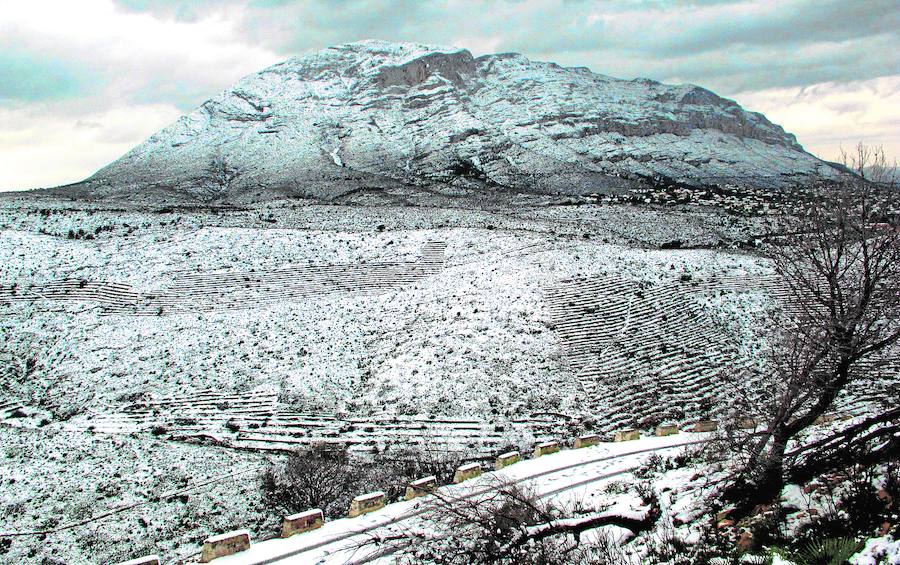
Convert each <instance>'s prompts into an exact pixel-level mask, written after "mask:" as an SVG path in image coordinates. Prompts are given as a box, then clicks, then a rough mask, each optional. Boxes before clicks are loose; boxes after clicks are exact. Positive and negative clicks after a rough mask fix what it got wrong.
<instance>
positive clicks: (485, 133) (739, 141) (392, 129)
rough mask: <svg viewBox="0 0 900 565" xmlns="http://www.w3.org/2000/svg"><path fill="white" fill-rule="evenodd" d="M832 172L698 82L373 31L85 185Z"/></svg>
mask: <svg viewBox="0 0 900 565" xmlns="http://www.w3.org/2000/svg"><path fill="white" fill-rule="evenodd" d="M832 174H833V172H832V169H831V168H830V166H829V165H827V164H825V163H824V162H822V161H820V160H819V159H817V158H816V157H814V156H812V155H810V154H808V153H806V152H804V151H803V149H802V147H801V146H800V145H799V144H798V143H797V141H796V139H795V137H794V136H793V135H791V134H789V133H785V131H784V130H783V129H782V128H781V127H780V126H777V125H775V124H772V123H771V122H769V120H767V119H766V118H765V116H763V115H762V114H759V113H755V112H748V111H746V110H744V109H742V108H741V107H740V106H739V105H738V104H736V103H735V102H733V101H731V100H727V99H724V98H721V97H719V96H717V95H716V94H714V93H713V92H710V91H709V90H705V89H703V88H700V87H697V86H693V85H678V86H669V85H664V84H660V83H658V82H655V81H651V80H646V79H637V80H633V81H626V80H619V79H615V78H610V77H607V76H603V75H599V74H596V73H593V72H591V71H590V70H588V69H586V68H566V67H561V66H559V65H557V64H554V63H542V62H534V61H530V60H528V59H527V58H525V57H523V56H522V55H517V54H499V55H487V56H483V57H477V58H475V57H473V56H472V54H471V53H469V52H468V51H466V50H464V49H454V48H440V47H433V46H426V45H419V44H408V43H403V44H394V43H386V42H379V41H364V42H359V43H351V44H347V45H341V46H338V47H332V48H329V49H325V50H323V51H320V52H318V53H314V54H311V55H306V56H302V57H297V58H293V59H290V60H288V61H285V62H283V63H280V64H277V65H274V66H272V67H270V68H268V69H265V70H263V71H262V72H260V73H257V74H254V75H251V76H249V77H246V78H244V79H243V80H241V81H240V82H239V83H238V84H236V85H235V86H234V87H232V88H230V89H228V90H226V91H225V92H223V93H221V94H220V95H218V96H216V97H215V98H213V99H211V100H208V101H206V102H204V103H203V104H202V105H201V106H200V107H199V108H197V109H196V110H194V111H193V112H191V113H190V114H188V115H186V116H184V117H182V118H181V119H179V120H178V121H177V122H176V123H174V124H173V125H171V126H169V127H167V128H165V129H163V130H162V131H160V132H158V133H156V134H155V135H153V136H152V137H150V138H149V139H148V140H147V141H145V142H144V143H142V144H141V145H139V146H137V147H135V148H134V149H132V150H131V151H130V152H128V153H127V154H126V155H124V156H123V157H122V158H120V159H119V160H117V161H115V162H113V163H112V164H110V165H108V166H107V167H105V168H103V169H102V170H100V171H99V172H98V173H97V174H95V175H94V176H93V177H91V178H90V179H88V180H87V181H86V182H85V183H82V185H81V186H82V188H83V189H86V190H87V191H88V192H89V193H90V194H93V195H98V196H104V195H114V194H131V195H134V194H139V193H140V191H145V190H149V191H153V190H162V191H165V192H169V193H172V194H181V195H184V196H188V197H191V198H194V199H199V200H222V199H225V200H227V199H230V198H237V197H241V196H242V195H243V196H246V195H247V194H249V193H254V194H256V195H263V194H265V195H268V196H269V197H271V195H291V196H304V197H311V198H322V199H331V198H335V197H338V196H341V195H344V194H347V193H349V192H353V191H359V190H365V189H384V188H390V187H402V186H418V187H429V188H434V187H444V188H449V189H469V190H476V191H480V190H493V191H502V190H528V191H534V192H545V193H560V192H561V193H590V192H601V193H602V192H610V191H615V190H617V189H618V188H621V187H622V186H625V185H627V184H629V183H633V182H640V181H645V180H648V179H659V178H664V179H667V180H671V181H677V182H681V183H685V184H689V185H708V184H720V183H723V182H731V183H736V184H744V185H764V186H769V187H771V186H783V185H789V184H791V183H797V182H802V181H805V180H808V179H809V178H810V177H817V176H830V175H832Z"/></svg>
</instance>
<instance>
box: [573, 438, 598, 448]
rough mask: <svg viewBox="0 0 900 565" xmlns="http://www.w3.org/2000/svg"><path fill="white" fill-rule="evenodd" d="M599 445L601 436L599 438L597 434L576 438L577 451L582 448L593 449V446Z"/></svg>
mask: <svg viewBox="0 0 900 565" xmlns="http://www.w3.org/2000/svg"><path fill="white" fill-rule="evenodd" d="M598 443H600V436H598V435H597V434H588V435H584V436H579V437H577V438H575V449H581V448H582V447H591V446H592V445H597V444H598Z"/></svg>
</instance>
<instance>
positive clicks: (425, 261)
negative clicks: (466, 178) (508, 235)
mask: <svg viewBox="0 0 900 565" xmlns="http://www.w3.org/2000/svg"><path fill="white" fill-rule="evenodd" d="M446 247H447V246H446V244H445V243H444V242H440V241H433V242H428V243H426V245H425V246H424V247H423V249H422V256H421V258H420V259H419V260H418V261H416V262H409V263H404V262H374V263H363V264H352V263H350V264H325V265H301V266H296V267H289V268H283V269H276V270H260V271H256V270H252V271H241V270H229V271H225V272H213V273H210V272H181V273H175V274H174V277H173V280H172V282H171V284H169V286H168V287H166V288H164V289H162V290H160V291H154V292H138V291H135V290H134V289H133V288H132V287H131V286H129V285H127V284H122V283H116V282H108V281H102V282H97V281H87V280H84V279H79V280H75V279H64V280H60V281H52V282H49V283H44V284H40V285H29V286H27V287H25V288H20V287H19V286H18V285H12V286H8V287H0V301H2V300H7V301H27V302H36V301H50V302H54V301H61V302H76V303H77V302H96V303H97V304H99V305H100V308H101V311H102V312H103V313H104V314H113V313H115V314H133V315H162V314H168V313H185V312H197V311H211V310H230V309H241V308H253V307H258V306H261V305H264V304H271V303H276V302H282V301H297V300H301V299H303V298H312V297H316V296H321V295H324V294H328V293H333V292H353V293H373V292H382V291H384V290H386V289H391V288H396V287H399V286H401V285H404V284H409V283H412V282H416V281H419V280H422V279H423V278H424V277H426V276H428V275H430V274H434V273H435V272H438V271H440V270H441V269H442V268H443V264H444V250H445V249H446Z"/></svg>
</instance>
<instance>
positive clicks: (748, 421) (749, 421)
mask: <svg viewBox="0 0 900 565" xmlns="http://www.w3.org/2000/svg"><path fill="white" fill-rule="evenodd" d="M758 425H759V422H757V421H756V418H738V421H737V427H738V429H739V430H754V429H756V427H757V426H758Z"/></svg>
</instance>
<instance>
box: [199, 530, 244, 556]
mask: <svg viewBox="0 0 900 565" xmlns="http://www.w3.org/2000/svg"><path fill="white" fill-rule="evenodd" d="M246 549H250V532H248V531H247V530H235V531H233V532H228V533H225V534H219V535H217V536H213V537H211V538H206V541H205V542H203V549H202V550H201V552H200V563H209V562H210V561H212V560H213V559H216V558H218V557H225V556H227V555H234V554H235V553H237V552H239V551H244V550H246Z"/></svg>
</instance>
